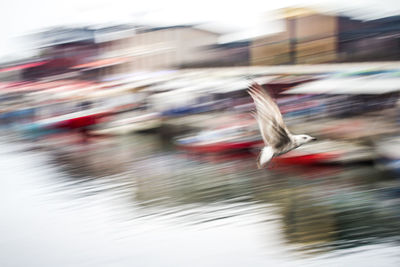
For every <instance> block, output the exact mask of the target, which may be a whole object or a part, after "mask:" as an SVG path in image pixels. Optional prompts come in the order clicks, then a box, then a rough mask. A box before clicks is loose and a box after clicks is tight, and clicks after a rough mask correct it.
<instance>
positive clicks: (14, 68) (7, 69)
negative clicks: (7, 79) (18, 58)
mask: <svg viewBox="0 0 400 267" xmlns="http://www.w3.org/2000/svg"><path fill="white" fill-rule="evenodd" d="M47 62H48V61H47V60H46V61H39V62H31V63H26V64H23V65H18V66H12V67H7V68H3V69H0V72H6V71H14V70H23V69H27V68H32V67H37V66H41V65H44V64H46V63H47Z"/></svg>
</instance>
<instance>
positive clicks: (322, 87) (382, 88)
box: [283, 77, 400, 95]
mask: <svg viewBox="0 0 400 267" xmlns="http://www.w3.org/2000/svg"><path fill="white" fill-rule="evenodd" d="M397 91H400V78H387V79H372V78H358V77H357V78H341V79H325V80H319V81H314V82H308V83H304V84H301V85H298V86H296V87H294V88H292V89H290V90H287V91H284V92H283V93H285V94H354V95H371V94H386V93H391V92H397Z"/></svg>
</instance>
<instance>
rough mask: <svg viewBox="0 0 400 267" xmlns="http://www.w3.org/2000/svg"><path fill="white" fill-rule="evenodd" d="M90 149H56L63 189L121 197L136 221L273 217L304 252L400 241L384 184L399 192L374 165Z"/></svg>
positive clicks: (161, 147)
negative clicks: (261, 166)
mask: <svg viewBox="0 0 400 267" xmlns="http://www.w3.org/2000/svg"><path fill="white" fill-rule="evenodd" d="M93 142H94V143H91V144H89V145H77V146H76V147H75V149H71V147H69V149H68V150H65V149H60V150H59V151H57V150H53V151H52V152H51V154H52V157H53V164H54V165H55V166H57V167H58V168H60V170H61V171H62V172H63V173H64V174H65V175H64V176H62V177H63V178H64V179H65V181H64V182H66V181H75V182H76V183H75V184H71V183H67V185H68V186H73V187H74V190H76V191H78V192H79V191H81V192H82V193H84V194H82V195H81V196H84V195H85V194H89V193H90V194H101V193H102V191H103V190H107V191H110V192H112V195H113V197H123V198H124V199H125V201H126V203H124V205H126V206H127V207H129V206H130V207H135V210H136V209H137V210H136V211H138V212H139V213H136V214H135V215H134V216H133V219H135V218H145V217H151V218H161V219H167V220H172V221H173V222H174V223H178V224H183V225H192V224H203V223H211V222H212V223H215V222H217V221H219V223H221V224H224V220H225V219H227V218H235V217H239V218H240V217H243V218H246V217H247V216H251V215H258V216H259V218H258V219H257V220H255V221H251V223H262V222H263V221H264V220H270V219H271V218H274V220H278V221H280V224H281V232H282V235H283V237H284V239H285V242H286V243H287V244H289V245H290V244H291V245H293V246H294V247H296V248H298V249H300V250H304V251H308V252H318V251H320V252H322V251H327V250H332V249H337V248H348V247H354V246H359V245H364V244H370V243H379V242H384V241H390V242H392V241H397V240H398V237H399V236H400V223H398V221H399V220H398V218H399V215H400V214H399V212H398V209H397V208H396V205H397V203H398V197H399V195H396V194H395V192H394V193H393V192H391V193H390V192H388V189H386V188H388V183H390V187H391V188H393V186H395V187H394V188H398V186H397V187H396V185H395V184H396V181H393V180H391V179H390V178H385V176H384V175H383V174H382V173H380V172H379V171H377V170H375V169H374V168H373V167H372V166H365V165H360V166H356V167H354V166H352V167H339V166H325V167H321V166H320V167H291V168H288V167H285V168H280V167H279V166H276V167H273V168H272V169H270V170H266V171H265V170H264V171H259V170H257V169H256V168H255V167H254V164H255V163H254V156H253V155H252V154H243V153H242V154H239V155H235V154H225V155H210V156H199V155H195V154H192V155H191V154H185V153H184V152H180V151H174V150H172V149H171V148H170V147H169V146H168V144H166V143H165V142H164V141H163V140H162V138H161V137H159V136H158V135H156V134H147V135H135V136H124V137H120V138H113V139H112V140H110V139H107V138H98V139H95V140H94V141H93ZM100 181H101V182H100ZM391 190H392V191H393V189H391ZM74 197H76V196H75V195H74ZM128 210H129V209H128ZM131 219H132V217H131ZM249 223H250V222H249ZM266 242H267V241H266Z"/></svg>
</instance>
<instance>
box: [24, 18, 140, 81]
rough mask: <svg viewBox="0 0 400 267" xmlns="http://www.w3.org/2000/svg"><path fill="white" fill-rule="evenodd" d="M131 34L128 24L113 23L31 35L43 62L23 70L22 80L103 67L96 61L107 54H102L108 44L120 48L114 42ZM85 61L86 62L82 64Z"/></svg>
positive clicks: (69, 74) (71, 74) (59, 76)
mask: <svg viewBox="0 0 400 267" xmlns="http://www.w3.org/2000/svg"><path fill="white" fill-rule="evenodd" d="M133 34H134V28H132V27H129V26H125V25H123V26H113V27H104V28H88V27H82V28H54V29H49V30H46V31H43V32H40V33H37V34H35V35H34V36H33V39H35V40H36V41H37V43H36V47H37V48H38V49H39V51H40V57H41V58H42V59H43V60H46V63H45V64H42V65H40V66H34V67H32V68H27V69H25V70H24V73H23V77H24V78H25V79H40V78H46V79H51V78H52V77H54V79H59V78H61V77H62V78H71V77H78V76H82V74H85V73H82V69H83V68H80V67H79V66H85V68H84V69H85V70H86V69H87V70H88V71H92V72H93V70H94V71H95V73H96V74H97V73H98V70H99V69H101V68H102V67H104V65H106V64H105V63H104V64H101V62H98V61H99V60H102V59H103V60H104V59H105V58H107V57H108V55H106V54H105V53H104V51H106V50H107V49H108V47H110V46H111V47H113V48H115V49H116V50H118V49H120V47H119V46H117V45H115V43H117V42H118V41H121V40H124V39H128V38H129V37H131V36H132V35H133ZM85 64H89V65H85Z"/></svg>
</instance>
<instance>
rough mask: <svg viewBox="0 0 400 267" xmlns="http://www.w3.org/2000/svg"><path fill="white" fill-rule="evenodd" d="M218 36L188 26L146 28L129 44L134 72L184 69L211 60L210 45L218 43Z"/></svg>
mask: <svg viewBox="0 0 400 267" xmlns="http://www.w3.org/2000/svg"><path fill="white" fill-rule="evenodd" d="M219 36H220V35H219V34H218V33H215V32H211V31H206V30H202V29H198V28H195V27H192V26H188V25H178V26H171V27H161V28H143V29H141V30H139V31H138V32H137V34H136V35H135V37H134V38H132V40H131V43H130V45H129V46H130V48H131V55H133V56H134V59H133V60H132V62H131V69H132V70H153V69H172V68H182V67H185V66H190V65H193V64H196V62H201V61H204V59H205V58H209V56H210V55H209V54H208V50H207V49H205V48H206V47H207V46H210V45H215V44H217V42H218V38H219Z"/></svg>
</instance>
